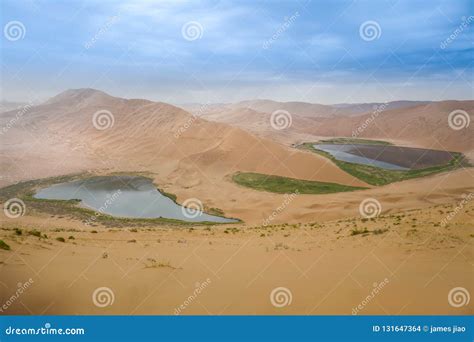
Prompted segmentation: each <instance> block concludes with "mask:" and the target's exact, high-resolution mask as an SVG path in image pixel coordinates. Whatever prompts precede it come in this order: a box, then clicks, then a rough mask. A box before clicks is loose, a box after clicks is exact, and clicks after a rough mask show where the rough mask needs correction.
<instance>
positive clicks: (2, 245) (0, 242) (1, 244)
mask: <svg viewBox="0 0 474 342" xmlns="http://www.w3.org/2000/svg"><path fill="white" fill-rule="evenodd" d="M0 249H4V250H6V251H9V250H10V246H8V245H7V243H6V242H5V241H3V240H0Z"/></svg>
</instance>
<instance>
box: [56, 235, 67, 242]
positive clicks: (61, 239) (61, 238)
mask: <svg viewBox="0 0 474 342" xmlns="http://www.w3.org/2000/svg"><path fill="white" fill-rule="evenodd" d="M56 241H59V242H66V240H65V239H64V238H63V237H61V236H60V237H57V238H56Z"/></svg>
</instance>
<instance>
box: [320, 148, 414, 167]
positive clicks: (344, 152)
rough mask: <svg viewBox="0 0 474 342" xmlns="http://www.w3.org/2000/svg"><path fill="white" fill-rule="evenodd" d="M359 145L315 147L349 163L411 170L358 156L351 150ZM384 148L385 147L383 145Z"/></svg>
mask: <svg viewBox="0 0 474 342" xmlns="http://www.w3.org/2000/svg"><path fill="white" fill-rule="evenodd" d="M356 146H357V145H351V144H315V145H313V147H314V148H315V149H317V150H321V151H324V152H327V153H329V154H330V155H332V156H333V157H334V158H336V159H337V160H342V161H345V162H349V163H356V164H364V165H369V166H375V167H380V168H382V169H386V170H409V168H406V167H403V166H399V165H396V164H392V163H387V162H383V161H380V160H376V159H372V158H367V157H362V156H358V155H355V154H352V153H349V152H350V151H352V150H354V148H357V147H356ZM382 148H383V147H382Z"/></svg>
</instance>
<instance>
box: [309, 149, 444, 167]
mask: <svg viewBox="0 0 474 342" xmlns="http://www.w3.org/2000/svg"><path fill="white" fill-rule="evenodd" d="M313 147H314V148H315V149H317V150H321V151H324V152H327V153H329V154H331V155H332V156H333V157H334V158H336V159H337V160H341V161H345V162H349V163H356V164H364V165H369V166H375V167H379V168H382V169H386V170H402V171H403V170H412V169H423V168H427V167H432V166H438V165H443V164H447V163H448V162H449V161H450V160H451V159H452V158H453V155H452V154H451V153H450V152H447V151H437V150H429V149H423V148H412V147H401V146H393V145H370V144H315V145H313Z"/></svg>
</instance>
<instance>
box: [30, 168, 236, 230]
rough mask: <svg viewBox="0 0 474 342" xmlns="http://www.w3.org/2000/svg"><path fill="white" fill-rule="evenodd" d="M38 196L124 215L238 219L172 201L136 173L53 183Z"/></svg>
mask: <svg viewBox="0 0 474 342" xmlns="http://www.w3.org/2000/svg"><path fill="white" fill-rule="evenodd" d="M34 197H36V198H40V199H52V200H72V199H79V200H81V206H83V207H87V208H91V209H93V210H95V211H99V212H101V213H104V214H108V215H111V216H117V217H128V218H160V217H161V218H168V219H177V220H182V221H188V222H217V223H228V222H238V220H235V219H228V218H225V217H219V216H214V215H209V214H206V213H204V212H202V211H200V210H197V209H192V208H191V207H190V208H187V209H186V210H184V208H183V207H182V206H180V205H179V204H176V203H175V202H174V201H173V200H171V199H170V198H168V197H166V196H164V195H163V194H162V193H161V192H159V191H158V190H157V188H156V187H155V185H153V183H152V181H151V179H148V178H145V177H140V176H101V177H92V178H87V179H81V180H77V181H72V182H67V183H61V184H55V185H52V186H50V187H48V188H45V189H41V190H39V191H38V192H37V193H36V194H35V196H34Z"/></svg>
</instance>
